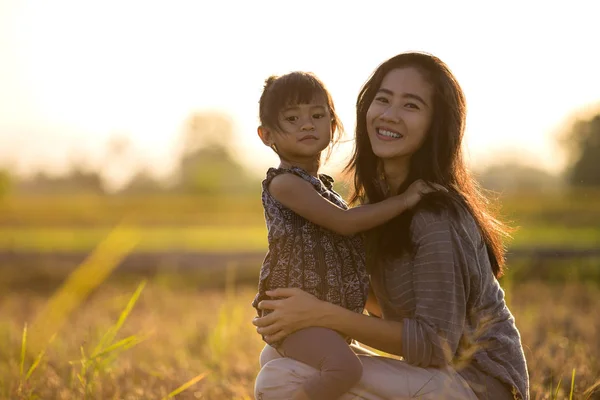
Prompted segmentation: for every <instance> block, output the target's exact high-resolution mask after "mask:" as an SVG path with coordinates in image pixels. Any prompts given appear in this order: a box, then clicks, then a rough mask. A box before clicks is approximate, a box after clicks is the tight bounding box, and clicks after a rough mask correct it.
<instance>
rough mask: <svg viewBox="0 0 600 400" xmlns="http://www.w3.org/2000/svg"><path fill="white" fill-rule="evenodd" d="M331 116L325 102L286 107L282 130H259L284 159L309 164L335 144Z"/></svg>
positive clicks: (318, 101) (283, 111) (263, 128)
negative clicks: (330, 144)
mask: <svg viewBox="0 0 600 400" xmlns="http://www.w3.org/2000/svg"><path fill="white" fill-rule="evenodd" d="M331 118H332V117H331V113H330V112H329V107H328V106H327V102H326V101H325V99H320V98H317V99H314V100H313V101H311V102H310V103H309V104H297V105H293V106H289V107H285V108H284V109H282V110H281V112H280V113H279V118H278V119H279V126H280V127H281V129H277V130H274V129H269V128H266V127H262V126H261V127H259V129H258V133H259V136H260V138H261V139H262V141H263V143H265V144H266V145H267V146H272V145H275V148H276V149H277V153H278V154H279V155H280V157H282V158H285V159H286V160H289V161H306V160H307V159H308V160H310V159H313V158H315V157H318V156H319V155H320V154H321V152H322V151H323V150H325V149H326V148H327V146H328V145H329V143H330V142H331V135H332V121H331Z"/></svg>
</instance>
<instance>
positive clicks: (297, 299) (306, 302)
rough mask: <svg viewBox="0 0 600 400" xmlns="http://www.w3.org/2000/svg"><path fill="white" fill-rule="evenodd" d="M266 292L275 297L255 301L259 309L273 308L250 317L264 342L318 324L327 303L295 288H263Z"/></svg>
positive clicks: (270, 341) (273, 340) (271, 341)
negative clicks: (256, 316) (264, 314)
mask: <svg viewBox="0 0 600 400" xmlns="http://www.w3.org/2000/svg"><path fill="white" fill-rule="evenodd" d="M267 296H270V297H273V298H278V300H263V301H261V302H260V303H258V308H259V309H261V310H273V312H271V313H270V314H269V315H266V316H264V317H262V318H254V320H253V321H252V323H253V324H254V325H255V326H257V329H256V331H257V332H258V333H260V334H261V335H263V336H264V338H265V341H266V342H267V343H274V342H277V341H279V340H282V339H283V338H285V337H286V336H287V335H289V334H290V333H293V332H295V331H297V330H299V329H303V328H308V327H310V326H320V325H319V321H320V317H321V316H322V315H323V313H322V310H323V308H324V307H323V306H324V305H326V304H329V303H327V302H324V301H321V300H319V299H317V298H316V297H315V296H313V295H311V294H309V293H307V292H305V291H303V290H301V289H296V288H280V289H275V290H271V291H268V292H267Z"/></svg>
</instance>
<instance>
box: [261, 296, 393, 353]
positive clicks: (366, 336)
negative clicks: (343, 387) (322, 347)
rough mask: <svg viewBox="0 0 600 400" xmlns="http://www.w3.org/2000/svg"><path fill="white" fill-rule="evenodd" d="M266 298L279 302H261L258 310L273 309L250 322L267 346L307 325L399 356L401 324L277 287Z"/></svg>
mask: <svg viewBox="0 0 600 400" xmlns="http://www.w3.org/2000/svg"><path fill="white" fill-rule="evenodd" d="M267 295H269V296H271V297H274V298H283V300H263V301H261V302H260V303H259V305H258V307H259V308H261V309H270V310H274V311H273V312H272V313H270V314H268V315H267V316H265V317H262V318H255V319H254V321H253V323H254V325H256V326H257V327H258V329H257V331H258V333H260V334H261V335H265V340H266V341H267V342H268V343H273V342H276V341H278V340H281V339H283V338H285V337H286V336H287V335H289V334H290V333H292V332H295V331H297V330H299V329H303V328H307V327H309V326H321V327H324V328H329V329H333V330H336V331H339V332H343V333H344V334H346V335H348V336H350V337H352V338H353V339H355V340H357V341H359V342H361V343H363V344H366V345H367V346H370V347H374V348H376V349H379V350H382V351H385V352H387V353H390V354H396V355H402V325H403V323H402V322H399V321H391V320H385V319H381V318H377V317H370V316H368V315H364V314H358V313H355V312H353V311H350V310H347V309H345V308H343V307H340V306H337V305H335V304H331V303H328V302H325V301H321V300H319V299H317V298H316V297H314V296H313V295H311V294H309V293H306V292H304V291H302V290H301V289H295V288H293V289H289V288H281V289H275V290H273V291H268V292H267Z"/></svg>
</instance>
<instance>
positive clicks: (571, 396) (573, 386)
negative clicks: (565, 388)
mask: <svg viewBox="0 0 600 400" xmlns="http://www.w3.org/2000/svg"><path fill="white" fill-rule="evenodd" d="M573 390H575V368H573V373H572V375H571V393H569V400H573Z"/></svg>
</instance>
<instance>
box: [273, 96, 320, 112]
mask: <svg viewBox="0 0 600 400" xmlns="http://www.w3.org/2000/svg"><path fill="white" fill-rule="evenodd" d="M327 106H328V103H327V99H326V98H325V96H321V95H315V96H314V97H313V98H312V99H310V100H309V101H292V100H291V101H289V102H287V103H286V105H284V106H283V107H282V111H285V110H287V109H291V108H310V107H326V108H327Z"/></svg>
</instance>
